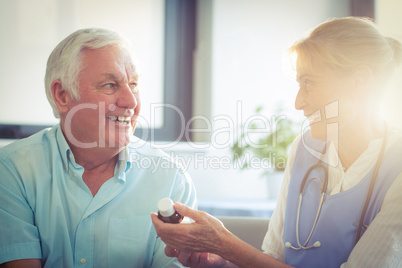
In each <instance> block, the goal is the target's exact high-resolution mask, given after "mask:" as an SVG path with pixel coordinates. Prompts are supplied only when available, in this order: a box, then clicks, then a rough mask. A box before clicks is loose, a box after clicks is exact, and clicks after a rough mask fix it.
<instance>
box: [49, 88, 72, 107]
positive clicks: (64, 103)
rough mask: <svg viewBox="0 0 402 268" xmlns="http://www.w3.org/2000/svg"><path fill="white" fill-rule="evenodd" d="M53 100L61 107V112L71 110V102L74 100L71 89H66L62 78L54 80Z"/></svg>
mask: <svg viewBox="0 0 402 268" xmlns="http://www.w3.org/2000/svg"><path fill="white" fill-rule="evenodd" d="M51 90H52V95H53V100H54V102H55V104H56V106H57V108H58V109H59V112H60V113H61V114H62V113H66V112H68V111H69V107H70V102H71V100H72V98H71V94H70V92H69V91H67V90H65V89H64V88H63V86H62V84H61V81H60V80H54V81H53V82H52V85H51Z"/></svg>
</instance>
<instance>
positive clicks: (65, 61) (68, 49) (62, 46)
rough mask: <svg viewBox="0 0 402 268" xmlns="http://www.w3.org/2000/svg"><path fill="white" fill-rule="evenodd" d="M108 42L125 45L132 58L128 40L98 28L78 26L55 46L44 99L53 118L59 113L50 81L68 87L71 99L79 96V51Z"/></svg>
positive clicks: (80, 52)
mask: <svg viewBox="0 0 402 268" xmlns="http://www.w3.org/2000/svg"><path fill="white" fill-rule="evenodd" d="M111 45H117V46H119V47H122V48H125V49H126V50H127V52H128V53H129V54H130V56H131V57H132V58H133V54H132V53H131V51H130V44H129V42H128V41H127V40H126V39H125V38H124V37H123V36H121V35H119V34H117V33H116V32H113V31H110V30H106V29H100V28H88V29H81V30H78V31H76V32H74V33H72V34H70V35H69V36H67V37H66V38H65V39H64V40H62V41H61V42H60V43H59V44H58V45H57V46H56V47H55V49H54V50H53V51H52V53H51V54H50V56H49V59H48V61H47V66H46V75H45V89H46V96H47V99H48V101H49V103H50V105H51V106H52V109H53V114H54V116H55V117H56V118H59V117H60V113H59V110H58V108H57V106H56V104H55V102H54V99H53V94H52V89H51V86H52V83H53V81H55V80H60V81H61V83H62V86H63V88H64V89H65V90H67V91H69V92H70V93H71V96H72V97H73V98H74V99H76V100H78V99H79V97H80V94H79V86H78V84H79V81H78V76H79V74H80V72H81V68H82V64H81V58H82V52H83V51H84V50H85V49H99V48H103V47H107V46H111Z"/></svg>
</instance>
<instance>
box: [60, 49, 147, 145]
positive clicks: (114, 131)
mask: <svg viewBox="0 0 402 268" xmlns="http://www.w3.org/2000/svg"><path fill="white" fill-rule="evenodd" d="M78 80H79V93H80V98H79V100H72V101H71V102H70V105H69V111H68V113H67V114H66V116H65V120H64V131H65V132H66V133H65V135H66V137H67V139H68V141H69V142H70V143H71V144H73V145H74V146H77V147H85V148H93V147H117V148H122V147H124V146H126V145H127V144H128V143H129V142H130V137H131V136H132V135H133V132H134V129H135V125H136V120H137V118H138V115H139V112H140V106H141V105H140V98H139V92H138V88H137V86H138V73H137V71H136V68H135V66H134V64H133V62H132V59H131V57H130V55H129V53H128V52H127V51H126V50H125V49H123V48H120V47H118V46H108V47H105V48H101V49H87V50H85V51H84V52H83V55H82V70H81V72H80V74H79V76H78Z"/></svg>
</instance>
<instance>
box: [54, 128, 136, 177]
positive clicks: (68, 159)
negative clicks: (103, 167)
mask: <svg viewBox="0 0 402 268" xmlns="http://www.w3.org/2000/svg"><path fill="white" fill-rule="evenodd" d="M56 128H57V129H56V139H57V143H58V146H59V151H60V155H61V158H62V161H63V167H64V169H65V170H66V171H68V170H69V168H70V164H72V165H74V164H75V159H74V155H73V152H72V151H71V149H70V146H69V145H68V143H67V140H66V138H65V137H64V134H63V131H62V130H61V127H60V124H58V125H57V126H56ZM131 162H132V159H130V153H129V149H128V146H126V147H125V148H124V149H123V150H122V151H121V152H120V153H119V156H118V161H117V165H116V169H115V170H116V171H115V175H117V177H118V178H119V179H121V180H124V181H125V180H126V178H125V173H126V172H127V171H128V170H129V169H131V167H132V164H131ZM116 172H117V173H116Z"/></svg>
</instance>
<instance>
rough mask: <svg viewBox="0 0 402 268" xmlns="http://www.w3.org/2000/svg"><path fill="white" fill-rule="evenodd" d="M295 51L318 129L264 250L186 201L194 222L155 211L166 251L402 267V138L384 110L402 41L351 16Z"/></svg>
mask: <svg viewBox="0 0 402 268" xmlns="http://www.w3.org/2000/svg"><path fill="white" fill-rule="evenodd" d="M289 51H290V53H291V54H293V55H295V68H296V73H297V81H298V83H299V84H300V88H299V91H298V94H297V96H296V101H295V107H296V109H297V110H301V111H303V113H304V115H305V116H306V117H307V121H306V122H308V125H309V130H307V131H305V132H304V133H302V134H301V135H300V136H299V137H298V138H296V140H295V141H294V143H293V145H292V147H291V151H290V156H289V159H288V164H287V168H286V171H285V176H284V180H283V185H282V188H281V193H280V197H279V198H278V203H277V207H276V209H275V212H274V213H273V215H272V217H271V219H270V224H269V229H268V232H267V234H266V236H265V239H264V242H263V245H262V249H263V251H264V252H260V251H258V250H257V249H255V248H253V247H252V246H251V245H248V244H246V243H245V242H243V241H242V240H240V239H239V238H237V237H236V236H234V235H233V234H232V233H230V232H229V231H228V230H227V229H226V228H225V227H224V226H223V224H222V223H221V222H220V221H219V220H217V219H216V218H214V217H212V216H210V215H208V214H207V213H205V212H202V211H195V210H192V209H190V208H188V207H186V206H184V205H182V204H179V203H176V204H175V208H176V210H177V211H178V212H179V213H180V214H182V215H183V216H187V217H189V218H192V219H193V220H194V222H193V223H191V224H165V223H163V222H162V221H160V220H159V219H158V218H157V216H156V214H153V215H152V220H153V223H154V226H155V229H156V231H157V234H158V236H159V237H161V239H162V240H163V241H164V242H165V243H166V245H167V246H166V249H165V253H166V255H168V256H170V257H177V258H178V259H179V261H180V262H181V263H182V264H183V265H185V266H191V267H288V266H296V267H402V205H401V204H402V173H401V172H402V163H401V162H400V159H401V158H402V139H401V137H399V136H398V135H397V134H396V133H395V132H394V131H393V130H392V129H390V128H387V126H386V125H385V124H384V122H383V121H382V120H381V119H380V116H379V104H380V101H379V99H380V98H381V95H382V93H383V88H384V86H385V84H386V81H387V79H388V78H389V76H390V75H391V74H392V73H393V72H394V70H395V69H396V68H397V66H398V65H399V64H400V63H401V61H402V46H401V43H400V42H398V41H396V40H395V39H392V38H388V37H384V36H383V35H381V34H380V33H379V31H378V30H377V29H376V27H375V25H374V24H373V23H372V22H371V21H369V20H366V19H362V18H355V17H346V18H340V19H334V20H330V21H327V22H324V23H322V24H320V25H318V26H317V27H316V28H315V29H313V30H312V31H311V32H310V33H309V35H308V36H307V37H305V38H303V39H301V40H299V41H297V42H295V43H294V44H293V45H292V46H291V48H290V50H289ZM252 231H253V230H250V232H252Z"/></svg>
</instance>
